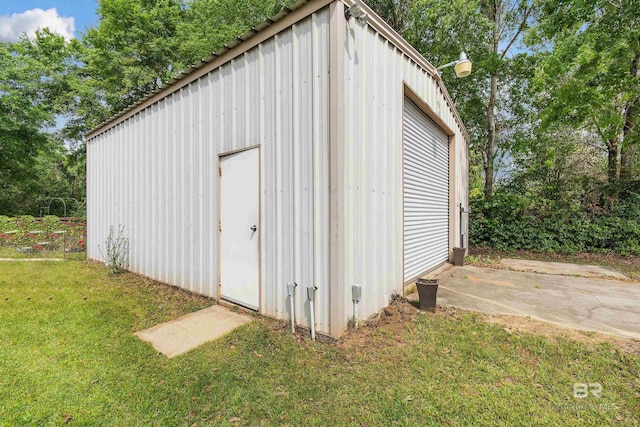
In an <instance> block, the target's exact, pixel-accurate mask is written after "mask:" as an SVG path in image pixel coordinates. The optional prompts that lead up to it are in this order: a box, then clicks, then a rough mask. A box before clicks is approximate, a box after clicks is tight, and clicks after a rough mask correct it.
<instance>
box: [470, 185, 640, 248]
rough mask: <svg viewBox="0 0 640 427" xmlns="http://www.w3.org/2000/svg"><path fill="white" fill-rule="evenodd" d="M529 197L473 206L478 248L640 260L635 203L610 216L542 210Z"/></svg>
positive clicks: (501, 197)
mask: <svg viewBox="0 0 640 427" xmlns="http://www.w3.org/2000/svg"><path fill="white" fill-rule="evenodd" d="M541 206H544V203H538V204H537V205H535V204H533V203H532V202H531V201H529V200H527V199H526V198H525V197H524V196H520V195H514V194H509V193H501V192H497V193H496V194H495V195H494V197H493V198H492V199H491V200H490V201H487V200H485V199H482V198H478V199H473V200H472V201H471V209H472V214H471V215H470V218H469V239H470V244H471V245H473V246H480V247H490V248H494V249H498V250H505V251H510V250H529V251H536V252H558V253H576V252H616V253H620V254H623V255H640V213H639V212H638V208H637V205H635V202H634V201H630V202H628V204H622V203H621V204H620V205H619V206H618V207H617V208H616V209H615V210H613V211H612V212H611V213H608V214H602V213H600V214H594V213H585V212H579V211H570V210H563V209H556V210H553V209H549V208H546V209H542V208H541Z"/></svg>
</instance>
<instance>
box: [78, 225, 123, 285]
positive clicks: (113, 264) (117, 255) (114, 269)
mask: <svg viewBox="0 0 640 427" xmlns="http://www.w3.org/2000/svg"><path fill="white" fill-rule="evenodd" d="M78 244H79V245H80V242H78ZM82 245H84V241H82ZM98 249H100V254H102V257H103V258H104V259H105V261H106V263H107V266H108V267H109V273H111V274H120V273H122V272H124V271H126V270H127V268H129V239H127V238H126V237H124V225H120V226H118V234H117V235H116V233H115V229H114V227H113V225H112V226H111V227H110V228H109V235H108V236H107V240H106V241H105V252H104V253H103V252H102V248H101V247H100V246H98Z"/></svg>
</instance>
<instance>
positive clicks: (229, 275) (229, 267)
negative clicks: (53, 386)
mask: <svg viewBox="0 0 640 427" xmlns="http://www.w3.org/2000/svg"><path fill="white" fill-rule="evenodd" d="M259 218H260V155H259V151H258V149H257V148H254V149H251V150H246V151H241V152H239V153H235V154H229V155H227V156H224V157H221V158H220V287H221V294H222V298H223V299H225V300H228V301H231V302H234V303H236V304H240V305H243V306H245V307H247V308H251V309H253V310H258V308H259V307H258V306H259V304H260V300H259V282H258V281H259V246H258V241H259V238H260V237H259V236H260V230H259V229H258V227H259V221H258V220H259Z"/></svg>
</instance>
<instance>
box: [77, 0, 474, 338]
mask: <svg viewBox="0 0 640 427" xmlns="http://www.w3.org/2000/svg"><path fill="white" fill-rule="evenodd" d="M352 4H353V1H352V0H344V1H339V0H310V1H300V2H298V3H296V4H295V5H293V6H290V7H289V8H285V10H283V11H282V12H281V13H280V14H279V15H277V16H275V17H274V18H272V19H270V20H268V21H267V22H265V23H264V24H262V25H261V26H259V27H256V28H254V29H252V30H251V31H250V32H249V33H248V34H246V35H244V36H241V37H238V38H237V39H236V41H234V43H233V44H231V45H228V46H225V48H223V49H222V50H221V51H219V52H217V53H216V54H214V55H212V56H211V57H210V58H208V59H206V60H204V61H203V62H202V63H201V64H199V65H196V66H194V67H192V69H191V70H189V72H187V73H183V75H181V76H180V77H178V78H177V79H175V80H174V81H172V82H169V83H168V84H167V85H165V86H164V87H163V88H161V89H160V90H158V91H157V92H155V93H153V94H150V95H149V96H147V97H146V98H144V99H143V100H141V101H139V102H138V103H137V104H135V105H133V106H131V107H129V108H128V109H127V110H125V111H123V112H121V113H120V114H118V115H116V116H115V117H113V118H112V119H110V120H109V121H107V122H105V123H103V124H101V125H100V126H98V127H97V128H96V129H94V130H93V131H91V132H90V133H89V134H88V135H87V137H86V141H87V216H88V218H87V221H88V229H87V232H88V235H87V250H88V258H90V259H95V260H101V261H104V259H103V257H102V255H101V251H100V248H104V243H105V239H106V238H107V235H108V233H109V229H110V227H111V226H114V227H116V228H117V227H118V226H124V232H125V235H126V237H127V238H128V239H129V247H130V252H129V261H130V269H131V270H132V271H134V272H137V273H140V274H142V275H145V276H148V277H150V278H153V279H156V280H158V281H161V282H165V283H168V284H171V285H175V286H178V287H181V288H184V289H187V290H190V291H192V292H195V293H199V294H203V295H207V296H210V297H213V298H216V299H218V300H227V301H230V302H232V303H236V304H240V305H242V306H245V307H248V308H251V309H254V310H256V311H259V312H260V313H262V314H264V315H267V316H272V317H276V318H281V319H289V318H290V314H291V312H290V307H291V306H290V301H289V298H288V291H287V283H297V284H298V285H299V286H298V287H297V288H296V290H295V293H294V296H293V307H294V314H295V319H296V322H297V323H298V324H299V325H301V326H305V327H309V326H310V325H311V319H310V317H311V316H312V315H313V314H315V319H314V322H313V324H314V326H315V329H316V330H317V331H318V332H320V333H324V334H327V335H330V336H334V337H338V336H340V335H342V334H343V332H344V331H345V329H346V326H347V323H348V321H349V319H350V318H351V317H352V316H353V314H354V313H353V310H352V289H351V288H352V285H354V284H359V285H361V291H362V297H361V301H360V304H359V317H360V318H365V317H366V316H368V315H370V314H372V313H374V312H376V311H378V310H380V309H381V308H383V307H384V306H386V305H388V304H389V301H390V298H391V297H392V296H393V294H396V293H397V294H402V293H403V289H404V285H406V284H408V283H411V282H412V281H414V280H415V279H416V278H417V277H419V276H420V275H422V274H424V273H426V272H427V271H429V270H432V269H434V268H436V267H438V266H439V265H441V264H443V263H445V262H447V261H449V260H450V259H452V256H453V255H452V252H453V247H454V246H460V236H461V235H462V236H466V235H467V232H466V231H467V230H466V224H463V223H461V217H460V215H459V207H460V206H462V207H466V206H467V205H468V135H467V133H466V131H465V128H464V125H463V124H462V121H461V120H460V117H459V115H458V113H457V112H456V110H455V107H454V105H453V102H452V101H451V99H450V97H449V95H448V93H447V91H446V89H445V87H444V85H443V84H442V81H441V79H440V76H439V75H438V72H437V71H436V69H435V67H434V66H433V65H431V64H430V63H429V62H427V60H425V59H424V58H423V57H422V56H421V55H420V54H419V53H418V52H417V51H416V50H415V49H414V48H412V47H411V46H410V45H409V44H408V43H407V42H406V41H405V40H403V39H402V38H401V37H400V36H399V35H398V34H397V33H396V32H394V31H393V30H392V29H391V28H390V27H389V26H388V25H387V24H386V23H384V22H383V21H382V20H381V19H380V18H379V17H377V16H376V15H375V14H374V13H373V12H372V11H371V10H370V9H368V8H367V7H366V6H364V5H361V7H362V9H363V10H364V12H366V13H367V14H368V16H366V18H364V19H355V18H353V17H351V18H350V19H349V16H348V15H347V16H345V10H346V8H348V7H350V6H351V5H352ZM453 54H456V53H453ZM463 241H464V237H463ZM465 245H466V243H465ZM310 286H316V287H317V291H316V292H315V299H314V301H313V304H314V308H315V313H312V312H311V310H310V301H309V298H308V293H307V287H310Z"/></svg>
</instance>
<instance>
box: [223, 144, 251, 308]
mask: <svg viewBox="0 0 640 427" xmlns="http://www.w3.org/2000/svg"><path fill="white" fill-rule="evenodd" d="M253 149H257V150H258V311H257V312H258V313H262V146H261V145H260V144H257V145H251V146H249V147H244V148H238V149H236V150H230V151H225V152H220V153H218V165H217V171H214V172H218V209H217V212H216V219H217V224H216V225H215V227H216V237H217V244H218V253H217V258H218V259H217V261H216V265H217V267H218V283H217V286H216V287H217V291H216V302H217V303H218V304H222V303H225V304H231V305H233V306H237V307H242V308H245V307H244V306H240V305H237V304H235V303H233V302H231V301H227V300H224V302H223V299H222V275H221V271H222V260H221V259H220V250H221V243H222V241H221V239H220V233H221V231H220V226H221V223H220V214H221V207H222V179H221V177H222V176H221V174H220V172H221V171H222V158H223V157H226V156H230V155H232V154H238V153H242V152H243V151H249V150H253ZM247 310H249V309H247ZM252 311H253V310H252Z"/></svg>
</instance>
